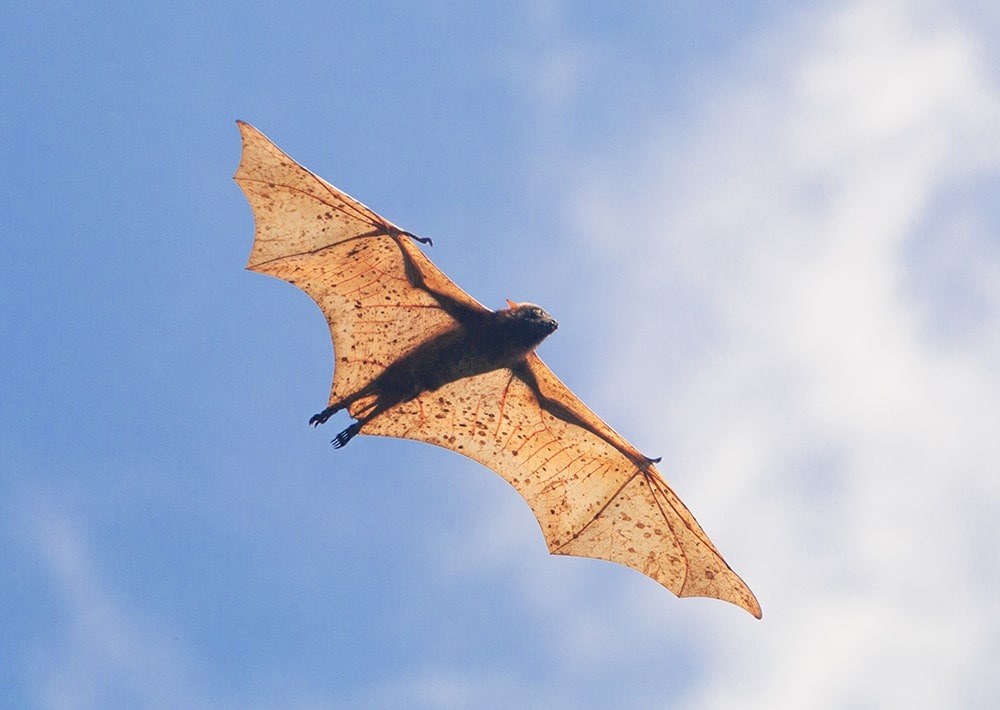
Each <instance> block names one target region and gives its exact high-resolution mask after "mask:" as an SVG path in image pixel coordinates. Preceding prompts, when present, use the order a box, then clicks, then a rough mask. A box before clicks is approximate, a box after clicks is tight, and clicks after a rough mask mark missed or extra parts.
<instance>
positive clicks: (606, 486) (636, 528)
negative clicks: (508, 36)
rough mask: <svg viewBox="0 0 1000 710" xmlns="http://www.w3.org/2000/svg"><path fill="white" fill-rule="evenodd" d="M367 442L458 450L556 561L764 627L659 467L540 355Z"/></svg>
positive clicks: (461, 388)
mask: <svg viewBox="0 0 1000 710" xmlns="http://www.w3.org/2000/svg"><path fill="white" fill-rule="evenodd" d="M365 433H367V434H374V435H379V436H394V437H404V438H409V439H416V440H419V441H424V442H427V443H430V444H436V445H438V446H442V447H444V448H446V449H451V450H453V451H457V452H459V453H461V454H464V455H465V456H468V457H469V458H471V459H474V460H476V461H479V462H480V463H482V464H483V465H485V466H487V467H488V468H491V469H492V470H494V471H496V472H497V473H499V474H500V475H501V476H503V477H504V479H506V480H507V482H508V483H510V484H511V485H512V486H513V487H514V488H515V489H516V490H517V491H518V492H519V493H520V494H521V496H522V497H523V498H524V500H525V501H526V502H527V503H528V505H529V506H530V507H531V509H532V511H533V512H534V514H535V517H536V518H537V519H538V522H539V525H540V526H541V528H542V533H543V534H544V535H545V540H546V542H547V543H548V547H549V551H550V552H551V553H552V554H557V555H575V556H578V557H595V558H598V559H603V560H610V561H611V562H617V563H619V564H623V565H626V566H627V567H632V568H633V569H636V570H638V571H640V572H642V573H643V574H645V575H647V576H649V577H651V578H653V579H654V580H656V581H657V582H659V583H660V584H662V585H663V586H665V587H666V588H667V589H669V590H670V591H672V592H673V593H674V594H676V595H677V596H679V597H713V598H716V599H722V600H724V601H728V602H731V603H733V604H736V605H737V606H740V607H742V608H744V609H746V610H747V611H748V612H750V613H751V614H753V615H754V616H755V617H757V618H760V616H761V610H760V605H759V604H758V603H757V600H756V598H755V597H754V595H753V592H751V591H750V589H749V587H747V585H746V584H745V583H744V582H743V580H742V579H740V578H739V576H738V575H737V574H736V573H735V572H733V570H732V569H731V568H730V567H729V565H728V564H726V562H725V560H723V559H722V556H721V555H720V554H719V551H718V550H717V549H716V548H715V546H714V545H713V544H712V542H711V541H710V540H709V539H708V536H707V535H706V534H705V531H704V530H702V529H701V526H700V525H699V524H698V521H696V520H695V518H694V516H693V515H691V512H690V511H689V510H688V509H687V507H686V506H685V505H684V504H683V503H682V502H681V500H680V499H679V498H678V497H677V495H676V494H675V493H674V492H673V490H671V488H670V486H668V485H667V483H666V481H664V480H663V477H662V476H661V475H660V474H659V472H658V471H657V470H656V468H655V466H654V465H653V463H654V462H653V461H651V460H649V459H648V458H646V457H645V456H643V455H642V454H641V453H640V452H639V451H637V450H636V449H635V448H634V447H633V446H632V445H631V444H629V443H628V442H627V441H625V439H623V438H622V437H621V436H620V435H618V434H617V433H616V432H615V431H614V430H613V429H611V427H609V426H608V425H607V424H605V423H604V422H603V421H602V420H601V419H600V418H599V417H598V416H597V415H596V414H594V413H593V412H592V411H591V410H590V409H589V408H587V406H586V405H584V404H583V402H581V401H580V400H579V399H578V398H577V397H576V395H574V394H573V393H572V392H571V391H570V390H569V389H568V388H567V387H566V386H565V385H564V384H563V383H562V382H560V381H559V379H558V378H557V377H556V376H555V375H554V374H553V373H552V371H551V370H550V369H549V368H548V367H546V365H545V364H544V363H543V362H542V361H541V359H540V358H539V357H538V356H537V355H535V354H532V355H530V356H529V357H528V360H527V363H526V364H525V365H524V366H522V367H520V368H517V369H515V370H514V371H511V370H497V371H493V372H489V373H486V374H484V375H478V376H475V377H470V378H466V379H463V380H458V381H456V382H452V383H450V384H448V385H445V386H444V387H442V388H441V389H439V390H437V391H435V392H429V393H425V394H424V395H422V396H420V397H418V398H417V399H415V400H411V401H410V402H406V403H403V404H401V405H397V406H396V407H395V408H393V409H391V410H389V411H387V412H386V413H385V415H383V416H381V417H378V418H377V419H374V420H372V421H371V422H370V423H369V424H368V425H367V426H366V427H365Z"/></svg>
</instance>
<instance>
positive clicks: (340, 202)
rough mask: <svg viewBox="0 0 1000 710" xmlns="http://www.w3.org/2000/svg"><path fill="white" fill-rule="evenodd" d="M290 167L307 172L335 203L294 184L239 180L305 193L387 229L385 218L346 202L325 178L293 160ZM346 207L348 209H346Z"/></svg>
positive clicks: (244, 178) (320, 201)
mask: <svg viewBox="0 0 1000 710" xmlns="http://www.w3.org/2000/svg"><path fill="white" fill-rule="evenodd" d="M290 160H291V159H290ZM291 167H293V168H295V169H297V170H303V171H305V172H307V173H309V175H310V176H311V177H312V178H313V179H314V180H316V183H317V184H318V185H320V186H321V187H322V188H323V189H324V190H325V191H326V192H327V193H328V194H330V195H333V197H334V198H335V199H336V203H332V202H328V201H326V200H324V199H322V198H320V197H317V196H316V195H315V194H314V193H312V192H309V191H307V190H303V189H302V188H299V187H295V186H294V185H287V184H285V183H277V182H271V181H270V180H261V179H260V178H249V177H241V178H240V180H241V181H243V182H255V183H258V184H260V185H267V186H268V187H272V188H277V187H280V188H282V189H283V190H287V191H288V192H294V193H298V194H300V195H305V196H306V197H308V198H311V199H313V200H316V202H319V203H320V204H324V205H326V206H327V207H329V208H330V209H332V210H334V211H336V212H340V213H341V214H343V215H345V216H348V217H354V218H355V219H357V220H358V221H359V222H367V223H368V224H370V225H371V226H372V227H378V226H380V225H381V226H382V227H383V228H384V229H386V230H388V229H389V225H388V224H387V223H386V221H385V220H383V219H382V218H380V217H379V216H378V215H376V214H374V213H373V212H371V211H370V210H365V209H360V208H359V207H358V206H357V205H356V204H353V203H351V202H348V201H347V200H345V199H344V195H342V194H341V193H340V192H339V191H338V190H336V189H335V188H332V186H331V185H329V184H327V182H326V181H325V180H323V179H322V178H320V177H319V176H317V175H315V174H314V173H312V172H310V171H309V170H306V169H305V168H303V167H302V166H301V165H299V164H298V163H296V162H295V161H294V160H293V161H292V164H291ZM348 207H349V208H350V209H348Z"/></svg>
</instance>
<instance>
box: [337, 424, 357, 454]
mask: <svg viewBox="0 0 1000 710" xmlns="http://www.w3.org/2000/svg"><path fill="white" fill-rule="evenodd" d="M359 431H361V422H355V423H354V424H351V426H349V427H347V428H346V429H344V431H342V432H340V433H339V434H337V436H336V437H334V439H333V441H331V442H330V443H331V444H333V448H335V449H342V448H344V447H345V446H347V442H348V441H350V440H351V439H353V438H354V436H355V435H356V434H357V433H358V432H359Z"/></svg>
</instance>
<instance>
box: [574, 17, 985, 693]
mask: <svg viewBox="0 0 1000 710" xmlns="http://www.w3.org/2000/svg"><path fill="white" fill-rule="evenodd" d="M788 29H789V28H787V27H786V28H778V29H777V30H776V31H775V33H774V34H773V35H771V36H768V37H766V38H763V39H762V40H761V44H760V45H759V46H757V47H754V48H751V51H749V52H748V55H749V56H751V57H752V60H750V61H747V62H746V63H745V64H743V65H736V64H734V65H733V67H732V69H733V71H732V73H731V74H730V76H729V77H728V80H727V81H726V82H725V83H724V84H723V85H717V86H713V87H710V88H707V89H706V91H705V93H704V95H703V96H702V97H701V106H700V108H699V110H698V111H696V112H695V116H696V119H697V120H696V124H695V126H696V127H694V128H693V129H691V130H690V132H689V133H688V134H686V135H683V136H669V135H660V134H657V135H650V136H647V137H645V138H644V140H643V141H640V142H639V143H638V144H637V145H636V146H635V151H633V152H632V153H631V154H630V163H629V166H628V169H625V168H623V167H622V166H621V165H615V166H614V169H613V170H612V171H611V172H614V174H615V178H614V180H610V179H608V178H606V177H605V176H604V175H603V174H601V173H597V172H595V171H592V172H590V174H589V175H588V177H587V178H586V180H585V182H584V184H583V185H582V186H581V191H580V193H579V199H578V201H577V202H576V203H575V204H574V205H573V211H574V212H575V213H577V214H579V215H581V218H580V220H579V223H578V226H579V228H580V229H581V231H582V232H584V233H589V234H590V235H591V237H592V239H593V241H594V243H595V244H600V243H601V241H602V240H604V239H607V238H609V236H613V239H614V240H615V250H616V251H619V252H622V251H625V252H627V251H628V250H629V248H630V247H631V248H634V249H636V250H639V251H641V253H643V254H644V255H645V258H644V263H645V264H650V265H652V264H655V269H654V267H652V266H641V265H640V266H637V267H635V269H634V270H633V275H634V278H631V279H629V280H628V281H627V282H625V283H623V284H622V287H623V288H624V289H625V291H626V292H627V293H628V294H629V296H630V298H624V299H623V300H625V301H626V302H628V301H633V302H635V303H637V304H639V306H638V311H640V312H641V316H640V320H641V321H642V323H643V324H648V323H649V321H650V320H651V319H652V318H655V317H656V313H657V312H658V311H659V310H660V308H658V305H657V304H663V306H662V312H663V313H665V314H667V318H666V319H665V322H662V323H658V327H657V328H654V329H650V328H648V327H643V326H641V325H640V324H638V323H636V322H634V321H632V322H627V323H622V324H621V325H620V326H618V328H619V329H620V331H621V332H620V333H618V334H617V335H620V336H622V337H621V339H620V342H625V343H628V345H627V346H623V347H622V349H621V350H619V351H618V352H615V353H611V354H608V356H607V360H608V361H615V360H617V359H620V360H621V361H623V362H626V363H629V364H630V365H633V364H634V365H636V367H635V368H632V367H628V368H625V369H627V370H629V371H632V372H634V373H635V383H633V384H631V385H630V386H631V387H635V388H638V387H639V386H640V385H639V384H638V383H639V382H644V383H650V384H653V383H657V382H660V383H661V386H664V385H663V384H662V383H664V375H663V374H662V370H660V364H659V363H658V362H657V359H656V355H655V353H656V352H658V351H666V352H670V351H671V349H674V350H676V349H677V348H678V347H679V346H677V345H676V344H675V343H672V342H671V338H674V337H676V333H672V332H671V327H670V322H671V319H676V318H678V317H679V315H678V314H679V313H680V312H681V311H682V310H683V308H679V307H678V306H677V305H676V303H672V302H671V301H674V302H675V301H676V300H677V297H678V291H680V293H681V295H683V296H684V297H685V298H686V299H688V303H687V304H686V307H687V308H689V309H692V310H693V311H694V312H696V313H697V314H698V316H699V317H700V318H702V319H703V321H702V322H701V323H699V324H698V325H697V326H696V327H692V328H691V329H692V332H695V333H698V334H700V336H701V337H702V338H703V341H702V342H701V343H698V346H699V349H700V351H701V352H700V353H699V355H698V356H697V357H696V358H695V357H691V356H689V359H688V361H687V362H686V363H685V364H684V365H683V379H668V380H667V383H666V386H669V387H670V388H671V391H670V392H669V393H668V392H667V391H666V389H665V386H664V390H661V391H654V392H652V393H648V394H647V396H646V397H645V401H647V402H655V403H657V404H656V405H655V406H654V407H647V408H645V410H644V414H645V415H646V416H645V421H648V422H656V421H657V418H658V417H659V421H660V422H662V436H668V437H669V438H670V440H671V441H673V442H674V444H675V448H674V449H673V450H671V451H670V452H667V456H666V460H667V461H669V464H670V465H669V466H668V467H667V470H668V471H670V470H675V471H681V472H684V473H683V477H682V481H683V485H681V486H679V488H680V490H681V493H682V495H685V497H687V498H688V499H689V502H691V504H692V507H693V508H694V510H695V512H696V514H698V513H700V514H701V515H700V517H702V518H703V522H704V523H705V524H706V527H707V529H708V530H709V532H710V534H714V535H715V536H716V538H717V541H718V542H719V544H720V546H721V547H722V549H723V551H724V552H725V553H727V554H728V556H729V557H730V559H731V561H733V563H734V565H736V566H737V567H738V568H739V569H740V571H741V572H744V573H745V574H746V576H747V578H748V581H749V582H750V583H751V586H753V587H754V589H755V590H756V591H757V593H758V596H759V597H760V599H761V601H762V605H763V607H764V621H763V623H762V625H761V627H760V629H759V630H757V632H756V633H755V634H752V635H746V636H744V635H740V636H739V641H738V642H737V643H735V644H733V645H732V646H731V650H730V651H729V652H728V653H729V654H730V657H729V658H728V661H724V660H722V657H720V659H719V662H718V664H717V665H714V666H713V667H714V668H716V669H717V671H718V674H715V673H712V672H709V675H708V676H707V677H706V678H705V679H704V683H702V684H700V685H699V686H698V690H697V691H696V692H694V693H693V695H692V697H691V698H690V702H691V704H692V705H693V706H699V707H733V706H737V705H738V706H740V707H775V706H778V707H782V706H788V707H793V706H803V707H806V706H808V707H843V706H845V705H851V704H858V703H859V702H860V703H861V704H866V705H871V704H883V703H884V704H887V705H894V706H901V705H905V704H907V703H914V704H923V705H928V704H929V705H941V706H944V705H950V706H958V705H962V704H963V703H968V704H971V703H973V702H975V701H982V700H983V699H985V698H987V697H989V698H992V699H994V700H996V698H997V696H998V694H1000V689H998V687H997V686H996V684H995V680H988V679H995V677H996V672H997V665H996V660H995V659H996V652H997V648H996V638H998V637H1000V603H998V602H997V600H996V594H995V589H996V586H995V585H996V581H997V580H998V579H1000V556H998V555H997V554H996V540H998V539H1000V524H998V522H997V520H998V511H1000V478H998V476H997V475H996V473H997V467H998V463H997V462H998V461H1000V437H997V435H996V432H997V431H1000V368H998V367H997V364H998V362H1000V352H998V350H997V342H996V340H995V339H990V338H955V337H951V338H945V337H942V335H941V333H940V332H939V331H936V330H935V329H934V328H932V327H930V320H931V314H930V313H929V309H936V310H938V311H941V310H944V312H948V311H949V310H951V311H954V309H956V308H960V306H961V304H960V303H956V302H954V301H949V299H948V294H947V293H941V294H936V295H934V296H932V297H930V298H929V297H928V294H927V293H926V290H925V289H923V288H922V287H921V283H920V276H921V274H918V273H917V272H916V269H917V265H916V264H915V262H914V257H913V249H912V246H913V242H914V240H915V239H916V238H917V236H918V235H922V236H921V239H924V240H931V241H932V242H939V243H941V244H943V245H947V244H948V242H949V240H951V239H952V235H951V234H950V230H949V221H948V219H947V218H945V219H942V218H941V213H940V210H941V209H942V207H941V205H942V195H946V194H949V192H954V191H955V190H960V189H967V190H968V189H975V186H976V184H977V183H979V184H981V185H984V184H985V181H986V180H988V179H992V180H994V181H995V179H996V176H997V174H998V173H1000V92H998V87H997V86H996V83H995V82H996V80H997V76H996V74H995V73H993V74H991V73H990V72H991V70H990V69H989V65H988V63H987V62H986V61H985V60H984V57H983V55H982V48H983V45H982V43H983V42H985V38H984V37H981V36H978V35H977V31H976V28H975V27H973V26H967V25H962V24H960V23H959V22H957V21H954V20H951V19H949V18H948V17H947V16H946V14H945V13H943V12H933V7H932V6H931V7H930V9H928V8H927V7H926V6H920V7H918V6H914V5H912V4H906V3H896V2H878V3H851V4H848V5H846V6H845V7H843V8H840V9H837V10H835V11H831V12H829V13H828V14H826V15H824V16H813V17H810V18H807V20H806V21H803V22H801V23H799V24H796V25H795V30H796V32H794V33H792V32H790V31H788ZM765 48H766V49H765ZM756 50H760V51H756ZM676 128H677V126H676V125H674V126H672V129H673V130H676ZM636 155H640V156H641V157H635V156H636ZM629 173H631V177H630V178H629V179H628V180H626V181H625V182H622V180H621V176H622V175H625V174H629ZM994 184H995V183H994ZM994 197H995V196H994ZM623 215H627V225H628V229H626V230H623V229H622V224H623V223H625V220H623ZM931 223H933V224H934V225H937V226H938V229H937V230H936V231H932V232H931V233H928V229H929V227H928V225H929V224H931ZM998 226H1000V219H998V214H997V211H996V210H995V208H992V207H990V203H986V202H981V203H980V204H979V205H978V207H977V208H976V209H974V210H971V211H967V212H966V214H965V215H964V216H963V224H962V229H963V241H962V244H963V245H964V246H965V247H966V249H967V250H966V251H965V252H964V253H955V252H953V251H950V250H948V249H947V248H946V247H943V248H942V251H947V252H949V257H950V259H951V260H952V263H951V265H950V267H949V268H952V269H955V268H957V269H959V270H960V271H961V270H966V271H967V273H968V274H970V275H976V274H979V275H980V276H979V280H980V282H981V283H982V284H983V286H982V288H981V289H980V291H979V297H980V299H981V303H982V304H985V307H984V308H982V309H981V311H980V312H979V314H978V319H977V321H976V323H974V324H973V325H972V327H975V328H976V329H977V330H978V331H980V332H995V331H996V328H997V327H998V326H1000V299H998V298H997V290H996V288H995V286H989V285H987V284H988V283H989V280H988V279H984V278H983V277H982V276H981V274H982V272H983V270H984V268H986V269H987V271H988V272H989V273H992V274H993V275H994V277H993V283H994V284H995V283H996V280H997V278H998V277H1000V249H998V248H997V241H996V236H995V234H996V229H997V227H998ZM651 235H656V237H652V236H651ZM656 239H661V241H659V242H657V241H656ZM603 251H604V252H605V254H606V253H607V250H603ZM984 259H985V260H987V264H988V266H987V267H984V264H983V260H984ZM921 268H923V269H928V268H930V269H933V265H927V264H924V265H923V266H922V267H921ZM678 284H680V286H678ZM955 317H956V318H957V319H959V318H960V317H961V314H960V313H955ZM640 327H643V330H642V332H643V343H644V347H642V348H636V347H634V346H635V343H634V339H632V338H629V337H628V333H629V332H632V333H634V332H636V329H637V328H640ZM952 335H954V333H953V334H952ZM615 340H616V338H611V339H608V341H605V342H614V341H615ZM653 386H654V387H655V386H656V385H655V384H653ZM664 403H667V404H666V407H667V408H668V410H669V412H671V413H672V416H671V419H670V421H663V412H664V408H665V405H664ZM661 438H662V437H661ZM989 582H992V584H990V583H989ZM720 618H723V617H720ZM723 621H724V623H726V624H730V623H731V620H730V619H728V618H724V619H723ZM740 654H748V655H747V657H748V658H752V659H753V660H750V661H748V662H743V663H739V664H734V663H733V658H735V657H736V656H739V655H740Z"/></svg>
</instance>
